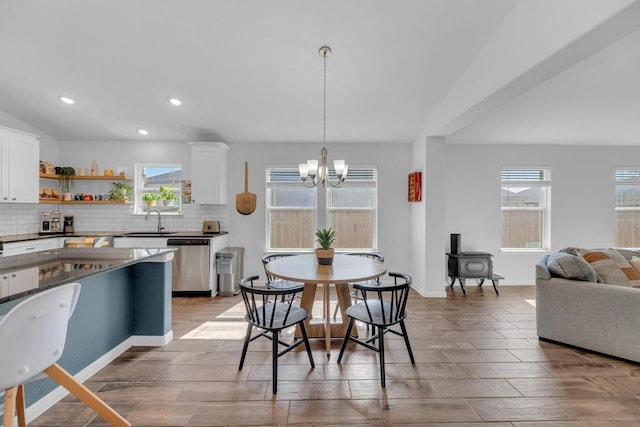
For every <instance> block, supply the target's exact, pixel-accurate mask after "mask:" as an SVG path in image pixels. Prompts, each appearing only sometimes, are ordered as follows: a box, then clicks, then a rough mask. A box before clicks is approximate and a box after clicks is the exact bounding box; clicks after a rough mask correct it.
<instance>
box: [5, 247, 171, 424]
mask: <svg viewBox="0 0 640 427" xmlns="http://www.w3.org/2000/svg"><path fill="white" fill-rule="evenodd" d="M174 251H175V249H172V248H164V249H116V248H99V249H94V248H89V249H84V248H83V249H76V248H68V249H59V250H56V251H47V252H40V253H35V254H29V255H18V256H11V257H0V279H1V280H2V282H0V316H1V315H3V314H6V313H7V312H8V311H9V310H11V308H12V307H14V306H15V305H16V304H18V303H19V302H20V301H22V300H23V299H24V298H28V297H29V296H30V295H33V294H36V293H38V292H42V291H44V290H46V289H50V288H53V287H56V286H60V285H63V284H65V283H71V282H79V283H80V284H81V285H82V289H81V291H80V297H79V299H78V303H77V305H76V309H75V312H74V313H73V316H72V317H71V319H70V321H69V328H68V332H67V342H66V345H65V348H64V352H63V355H62V357H61V358H60V360H59V362H58V363H59V364H60V365H61V366H62V367H63V368H64V369H66V370H67V371H68V372H70V373H71V374H72V375H74V376H75V377H76V379H78V380H79V381H81V382H83V381H86V380H87V379H88V378H90V377H91V376H92V375H94V374H95V373H96V372H98V371H99V370H100V369H101V368H103V367H104V366H106V365H107V364H108V363H110V362H111V361H112V360H114V359H115V358H116V357H117V356H118V355H120V354H121V353H123V352H124V351H126V350H127V349H128V348H129V347H131V346H134V345H135V346H162V345H165V344H166V343H168V342H169V341H171V339H172V337H173V333H172V330H171V260H172V259H173V252H174ZM6 344H9V343H1V345H6ZM0 369H2V367H1V366H0ZM25 394H26V403H27V407H28V408H27V419H33V418H35V417H36V416H38V415H39V414H41V413H42V412H44V411H45V410H47V409H48V408H49V407H50V406H52V405H53V404H54V403H56V402H57V401H58V400H60V399H61V398H62V397H64V396H65V395H66V390H65V389H63V388H62V387H58V385H57V384H56V383H55V382H53V381H52V380H50V379H49V378H45V379H42V380H39V381H34V382H31V383H28V384H27V385H26V386H25Z"/></svg>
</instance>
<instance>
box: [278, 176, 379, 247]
mask: <svg viewBox="0 0 640 427" xmlns="http://www.w3.org/2000/svg"><path fill="white" fill-rule="evenodd" d="M266 175H267V179H266V182H267V188H266V194H267V197H266V201H267V202H266V210H267V212H266V219H267V227H266V228H267V236H266V247H267V250H278V251H309V250H310V249H311V248H313V247H314V245H315V230H316V229H317V228H325V227H332V228H333V229H335V230H336V232H337V239H336V242H335V244H334V248H336V249H339V250H361V251H366V250H374V249H375V248H376V246H377V233H376V230H377V170H376V169H375V168H350V169H349V176H348V177H347V180H346V181H345V182H344V183H343V185H342V187H341V188H332V187H329V188H326V189H324V188H322V187H320V188H317V187H314V188H306V187H305V186H304V185H303V184H302V182H301V180H300V175H299V173H298V168H286V167H281V168H267V170H266ZM329 177H330V179H331V180H332V181H334V182H335V180H336V177H335V172H334V171H333V170H330V171H329Z"/></svg>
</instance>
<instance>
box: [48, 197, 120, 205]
mask: <svg viewBox="0 0 640 427" xmlns="http://www.w3.org/2000/svg"><path fill="white" fill-rule="evenodd" d="M40 203H45V204H46V203H49V204H54V203H56V204H61V205H126V204H131V203H127V202H119V201H116V200H69V201H65V200H61V199H53V198H40Z"/></svg>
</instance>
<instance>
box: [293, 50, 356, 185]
mask: <svg viewBox="0 0 640 427" xmlns="http://www.w3.org/2000/svg"><path fill="white" fill-rule="evenodd" d="M329 55H331V48H330V47H329V46H322V47H321V48H320V56H321V57H322V59H323V62H324V81H323V83H324V85H323V120H322V145H323V146H322V150H320V162H319V163H318V160H307V163H300V165H298V171H299V172H300V178H301V179H302V183H303V184H304V186H305V187H308V188H313V187H316V186H319V185H322V187H326V186H327V184H329V185H330V186H332V187H334V188H337V187H341V186H342V183H343V182H344V180H345V179H346V178H347V171H348V170H349V166H348V165H347V164H346V163H345V161H344V160H334V161H333V169H334V170H335V171H336V176H337V177H338V180H337V181H336V182H331V181H329V168H328V166H327V149H326V148H325V147H324V146H325V145H326V142H327V57H328V56H329Z"/></svg>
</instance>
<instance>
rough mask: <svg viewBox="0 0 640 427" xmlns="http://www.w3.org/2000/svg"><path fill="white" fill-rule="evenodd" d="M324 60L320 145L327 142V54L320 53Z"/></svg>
mask: <svg viewBox="0 0 640 427" xmlns="http://www.w3.org/2000/svg"><path fill="white" fill-rule="evenodd" d="M322 57H323V62H324V81H323V85H322V87H323V88H324V89H323V94H322V105H323V108H322V145H326V143H327V54H326V53H325V54H324V55H322Z"/></svg>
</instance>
